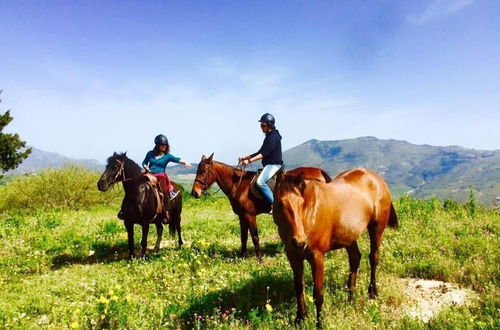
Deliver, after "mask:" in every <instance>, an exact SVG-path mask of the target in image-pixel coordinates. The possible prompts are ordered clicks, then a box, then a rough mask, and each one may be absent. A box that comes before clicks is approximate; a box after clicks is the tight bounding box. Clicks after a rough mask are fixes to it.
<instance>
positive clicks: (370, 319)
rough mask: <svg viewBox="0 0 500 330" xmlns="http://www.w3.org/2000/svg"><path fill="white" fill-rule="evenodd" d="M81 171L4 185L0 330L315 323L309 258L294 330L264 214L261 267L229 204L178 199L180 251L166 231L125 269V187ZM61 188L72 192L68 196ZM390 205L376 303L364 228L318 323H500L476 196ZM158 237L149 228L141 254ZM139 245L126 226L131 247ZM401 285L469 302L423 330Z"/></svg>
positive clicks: (334, 255) (497, 222) (271, 227)
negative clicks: (406, 282) (444, 287)
mask: <svg viewBox="0 0 500 330" xmlns="http://www.w3.org/2000/svg"><path fill="white" fill-rule="evenodd" d="M78 171H83V170H81V169H78V168H69V169H68V168H67V169H63V170H60V171H59V172H58V171H47V172H44V173H42V174H40V175H39V176H37V177H20V178H18V179H15V180H12V181H10V182H9V183H8V184H6V185H3V186H0V212H1V213H0V238H1V247H0V292H1V294H0V329H4V328H5V329H39V328H42V329H67V328H73V329H108V328H110V329H154V328H174V329H175V328H204V329H205V328H208V329H212V328H214V329H215V328H216V329H234V328H242V329H254V328H255V329H281V328H293V327H297V328H306V329H307V328H314V327H315V317H314V310H315V309H314V303H313V300H312V279H311V272H310V267H309V265H308V264H306V269H305V281H306V286H307V291H306V294H307V304H308V309H309V317H308V318H307V319H306V320H305V321H304V322H303V323H302V324H301V325H300V326H296V325H294V323H293V320H294V318H295V313H296V300H295V292H294V288H293V285H292V272H291V268H290V266H289V265H288V261H287V259H286V256H285V255H284V251H283V245H282V244H281V242H280V239H279V237H278V234H277V229H276V226H275V224H274V223H273V220H272V217H271V216H270V215H260V216H259V217H258V224H259V232H260V240H261V246H262V249H263V252H264V253H265V256H264V258H263V260H262V262H261V263H259V262H258V261H257V259H256V258H255V254H254V253H251V254H250V257H249V258H247V259H242V258H240V257H239V249H240V238H239V232H240V230H239V223H238V220H237V218H236V216H235V215H234V214H233V213H232V211H231V208H230V205H229V203H228V201H227V199H226V198H223V197H220V196H216V197H208V198H203V199H201V200H194V199H192V198H190V197H189V195H188V194H186V193H184V197H185V202H184V211H183V214H182V217H183V220H182V229H183V238H184V240H185V243H186V244H185V246H184V247H183V248H181V249H179V248H178V247H177V244H176V241H175V240H174V239H171V238H170V237H169V236H168V234H167V232H168V231H167V232H166V233H165V235H164V240H163V242H164V244H163V247H162V249H161V250H160V251H159V252H158V253H151V254H150V257H149V259H147V260H134V261H133V262H128V261H127V259H126V257H127V235H126V231H125V228H124V226H123V224H122V222H121V221H120V220H118V219H117V217H116V213H117V211H118V206H119V203H120V198H121V188H120V187H116V188H115V189H113V190H112V191H111V192H109V193H99V192H97V189H96V187H95V183H96V181H97V177H98V175H97V174H93V173H90V174H89V173H83V172H82V173H80V172H78ZM75 173H80V174H81V175H79V176H75ZM68 187H72V188H73V190H75V189H74V188H75V187H78V189H77V190H78V192H77V194H76V195H72V194H70V193H69V192H67V191H66V190H67V189H68ZM65 189H66V190H65ZM41 191H44V193H45V195H44V197H43V198H39V196H38V195H39V194H40V193H41ZM75 196H76V197H75ZM76 198H78V200H77V201H75V199H76ZM395 208H396V211H397V213H398V216H399V222H400V228H399V229H396V230H394V229H387V230H386V231H385V235H384V238H383V243H382V248H381V263H380V266H379V268H378V288H379V297H378V298H377V299H375V300H370V299H368V296H367V286H368V279H369V262H368V248H369V244H368V237H367V235H366V234H365V235H363V238H362V239H361V241H360V242H359V245H360V249H361V252H362V256H363V259H362V262H361V267H360V270H359V275H358V287H357V290H356V294H355V297H354V300H353V301H352V302H350V301H348V299H347V292H346V289H345V283H346V281H347V275H348V261H347V254H346V253H345V251H344V250H338V251H334V252H330V253H329V254H328V255H327V258H326V260H327V261H326V279H325V304H324V306H323V318H324V326H325V328H338V329H354V328H355V329H373V328H378V329H386V328H394V329H408V328H410V329H456V328H458V329H499V328H500V313H499V310H500V304H499V300H500V291H499V287H500V286H499V284H500V283H499V280H500V271H499V268H500V260H499V259H500V257H499V256H500V253H499V252H498V251H499V247H500V239H499V229H500V214H499V213H498V212H496V211H493V210H489V209H487V208H486V207H483V206H481V205H477V204H476V203H475V200H474V198H473V196H472V198H471V199H470V200H469V202H468V203H466V204H458V203H455V202H453V201H440V200H438V199H437V198H431V199H429V200H418V199H413V198H411V197H408V196H404V197H401V198H399V199H397V200H395ZM155 239H156V230H155V228H154V226H153V227H152V228H151V231H150V236H149V243H150V245H151V246H152V245H153V243H154V241H155ZM139 240H140V227H138V226H136V246H137V248H138V245H139ZM251 247H252V245H251V240H249V248H250V251H251V252H253V249H252V248H251ZM401 278H423V279H438V280H443V281H448V282H453V283H456V284H458V285H460V286H461V287H464V288H469V289H472V290H474V291H475V292H476V293H477V295H478V298H477V299H475V300H473V301H471V302H470V303H469V304H467V305H464V306H455V307H451V308H448V309H446V310H445V311H444V312H442V313H441V314H439V315H438V316H436V317H434V318H433V319H431V320H430V321H429V322H428V323H423V322H421V321H419V320H416V319H413V318H410V317H409V316H407V315H406V314H405V311H404V306H405V305H407V304H408V303H410V302H409V301H408V298H407V297H406V296H405V295H404V293H403V287H402V284H401V281H400V279H401Z"/></svg>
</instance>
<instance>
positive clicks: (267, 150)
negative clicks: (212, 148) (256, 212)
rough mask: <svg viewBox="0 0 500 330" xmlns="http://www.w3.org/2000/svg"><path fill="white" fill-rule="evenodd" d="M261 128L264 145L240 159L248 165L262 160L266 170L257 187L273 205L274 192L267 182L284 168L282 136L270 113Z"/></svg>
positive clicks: (264, 118)
mask: <svg viewBox="0 0 500 330" xmlns="http://www.w3.org/2000/svg"><path fill="white" fill-rule="evenodd" d="M259 122H260V128H261V129H262V132H263V133H264V134H265V135H266V137H265V138H264V143H262V147H260V149H259V151H257V152H256V153H253V154H251V155H249V156H246V157H240V158H239V161H240V163H243V164H245V165H248V164H250V163H252V162H255V161H257V160H260V159H262V166H264V169H263V170H262V172H261V173H260V175H259V177H258V178H257V186H258V187H259V189H260V191H261V192H262V195H264V197H265V198H266V200H267V201H268V202H269V203H271V205H272V204H273V202H274V198H273V192H272V191H271V188H269V186H268V185H267V182H268V181H269V180H270V179H271V178H272V177H273V175H274V174H276V172H278V171H279V170H280V168H281V167H282V166H283V156H282V154H281V135H280V133H279V131H278V130H277V129H276V127H275V126H274V124H275V120H274V116H273V115H271V114H270V113H265V114H264V115H262V117H261V118H260V120H259Z"/></svg>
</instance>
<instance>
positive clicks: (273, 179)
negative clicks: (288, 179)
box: [250, 165, 285, 199]
mask: <svg viewBox="0 0 500 330" xmlns="http://www.w3.org/2000/svg"><path fill="white" fill-rule="evenodd" d="M262 170H263V168H259V169H258V170H257V173H255V175H254V177H253V179H252V182H250V191H251V193H252V195H254V196H255V197H257V198H258V199H264V196H263V195H262V193H261V191H260V189H259V187H258V186H257V178H258V177H259V175H260V173H262ZM283 171H285V166H284V165H282V166H281V168H280V169H279V170H278V171H277V172H276V173H274V175H273V176H272V177H271V179H269V181H267V185H268V186H269V188H271V190H272V191H274V186H276V177H277V176H278V174H279V173H281V172H283Z"/></svg>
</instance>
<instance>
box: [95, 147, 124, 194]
mask: <svg viewBox="0 0 500 330" xmlns="http://www.w3.org/2000/svg"><path fill="white" fill-rule="evenodd" d="M126 159H127V153H126V152H125V153H122V154H117V153H116V152H115V153H113V156H111V157H109V158H108V161H107V165H106V168H105V169H104V172H103V173H102V175H101V177H100V178H99V181H98V182H97V189H99V190H100V191H107V190H108V189H109V187H111V186H112V185H113V184H115V183H116V182H120V181H122V180H123V178H124V176H125V161H126Z"/></svg>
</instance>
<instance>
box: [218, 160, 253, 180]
mask: <svg viewBox="0 0 500 330" xmlns="http://www.w3.org/2000/svg"><path fill="white" fill-rule="evenodd" d="M212 162H213V163H217V164H219V165H222V166H224V167H227V168H230V169H232V170H233V171H234V173H235V174H237V175H238V176H239V175H241V174H243V175H244V176H243V178H250V177H252V176H253V175H255V173H256V172H255V171H247V170H240V169H239V168H236V167H233V166H231V165H228V164H226V163H223V162H219V161H216V160H213V161H212Z"/></svg>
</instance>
